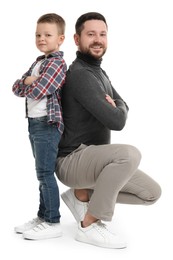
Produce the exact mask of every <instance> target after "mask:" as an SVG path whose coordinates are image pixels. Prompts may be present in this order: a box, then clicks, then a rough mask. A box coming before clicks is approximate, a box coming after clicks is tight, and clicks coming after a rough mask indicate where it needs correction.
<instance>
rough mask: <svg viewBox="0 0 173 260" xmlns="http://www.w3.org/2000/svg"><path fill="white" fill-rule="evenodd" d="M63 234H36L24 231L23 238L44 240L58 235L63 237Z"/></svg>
mask: <svg viewBox="0 0 173 260" xmlns="http://www.w3.org/2000/svg"><path fill="white" fill-rule="evenodd" d="M61 236H62V232H61V233H55V234H54V235H43V236H39V237H38V236H36V235H35V236H34V235H30V234H25V233H23V238H24V239H27V240H43V239H50V238H57V237H61Z"/></svg>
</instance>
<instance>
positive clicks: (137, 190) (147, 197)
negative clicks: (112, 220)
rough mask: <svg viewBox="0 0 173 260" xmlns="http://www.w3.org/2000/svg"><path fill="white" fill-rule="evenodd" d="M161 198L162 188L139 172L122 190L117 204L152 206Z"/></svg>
mask: <svg viewBox="0 0 173 260" xmlns="http://www.w3.org/2000/svg"><path fill="white" fill-rule="evenodd" d="M160 196H161V188H160V186H159V184H158V183H157V182H155V181H154V180H153V179H152V178H151V177H149V176H148V175H147V174H145V173H144V172H142V171H141V170H139V169H138V170H137V171H136V172H135V174H134V175H133V176H132V177H131V179H130V180H129V181H128V182H127V183H126V184H125V185H124V187H123V188H122V189H121V191H120V193H119V195H118V198H117V203H124V204H136V205H150V204H153V203H155V202H156V201H157V200H158V199H159V198H160Z"/></svg>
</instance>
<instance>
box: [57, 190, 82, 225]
mask: <svg viewBox="0 0 173 260" xmlns="http://www.w3.org/2000/svg"><path fill="white" fill-rule="evenodd" d="M61 198H62V200H63V201H64V203H65V204H66V205H67V207H68V208H69V210H70V211H71V213H72V214H73V217H74V218H75V220H76V221H77V222H80V221H81V220H80V217H79V215H78V213H77V212H76V210H75V209H74V207H73V205H72V203H71V201H70V200H69V198H68V197H67V195H66V194H65V192H64V193H62V194H61Z"/></svg>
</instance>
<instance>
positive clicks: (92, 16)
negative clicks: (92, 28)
mask: <svg viewBox="0 0 173 260" xmlns="http://www.w3.org/2000/svg"><path fill="white" fill-rule="evenodd" d="M89 20H101V21H103V22H104V23H105V24H106V26H107V27H108V25H107V23H106V19H105V17H104V16H103V15H102V14H100V13H97V12H89V13H85V14H83V15H81V16H80V17H79V18H78V19H77V22H76V24H75V30H76V33H77V34H78V35H80V34H81V32H82V30H83V29H84V23H85V22H86V21H89Z"/></svg>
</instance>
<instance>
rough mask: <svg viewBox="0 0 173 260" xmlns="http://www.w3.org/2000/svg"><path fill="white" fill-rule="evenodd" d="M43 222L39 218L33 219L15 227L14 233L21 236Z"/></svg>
mask: <svg viewBox="0 0 173 260" xmlns="http://www.w3.org/2000/svg"><path fill="white" fill-rule="evenodd" d="M43 221H44V220H43V219H41V218H39V217H37V218H34V219H32V220H30V221H28V222H27V223H24V224H23V225H21V226H17V227H15V228H14V231H15V232H16V233H21V234H22V233H23V232H25V231H28V230H30V229H32V228H34V227H36V226H37V225H39V224H40V223H42V222H43Z"/></svg>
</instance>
